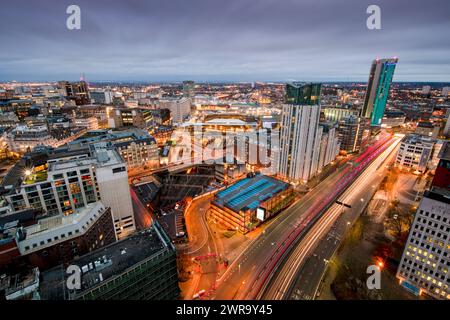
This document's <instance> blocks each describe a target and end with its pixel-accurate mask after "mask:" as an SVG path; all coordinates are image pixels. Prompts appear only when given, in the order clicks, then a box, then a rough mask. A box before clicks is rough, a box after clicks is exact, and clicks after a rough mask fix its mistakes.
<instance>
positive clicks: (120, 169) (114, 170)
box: [112, 167, 126, 173]
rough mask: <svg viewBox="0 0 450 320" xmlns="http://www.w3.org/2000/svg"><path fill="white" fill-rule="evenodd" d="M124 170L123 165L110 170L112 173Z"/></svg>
mask: <svg viewBox="0 0 450 320" xmlns="http://www.w3.org/2000/svg"><path fill="white" fill-rule="evenodd" d="M125 170H126V169H125V167H119V168H114V169H112V172H113V173H119V172H123V171H125Z"/></svg>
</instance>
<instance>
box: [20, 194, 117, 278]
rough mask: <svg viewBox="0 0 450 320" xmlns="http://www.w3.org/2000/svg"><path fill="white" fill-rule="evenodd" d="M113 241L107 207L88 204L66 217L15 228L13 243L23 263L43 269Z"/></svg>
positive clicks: (43, 220) (112, 227)
mask: <svg viewBox="0 0 450 320" xmlns="http://www.w3.org/2000/svg"><path fill="white" fill-rule="evenodd" d="M115 241H116V235H115V232H114V224H113V218H112V215H111V209H110V208H108V207H105V206H104V205H103V204H102V203H101V202H95V203H91V204H89V205H88V206H86V207H84V208H81V209H77V210H76V211H75V212H74V213H73V214H70V215H68V216H65V215H56V216H51V217H48V218H43V219H39V220H38V221H37V222H36V223H35V224H32V225H29V226H26V227H18V229H17V236H16V243H17V248H18V250H19V252H20V255H21V257H22V261H26V263H27V265H31V266H33V267H38V268H39V270H46V269H49V268H52V267H54V266H57V265H58V264H61V263H69V262H70V261H72V259H74V258H75V257H76V256H79V255H83V254H86V253H89V252H90V251H93V250H95V249H97V248H100V247H103V246H105V245H108V244H110V243H113V242H115Z"/></svg>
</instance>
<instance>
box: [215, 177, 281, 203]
mask: <svg viewBox="0 0 450 320" xmlns="http://www.w3.org/2000/svg"><path fill="white" fill-rule="evenodd" d="M288 187H289V184H287V183H285V182H283V181H280V180H277V179H275V178H272V177H269V176H264V175H256V176H255V177H253V178H245V179H243V180H240V181H239V182H236V183H235V184H233V185H231V186H229V187H228V188H227V189H225V190H222V191H220V192H219V193H217V194H216V198H215V200H214V204H216V205H219V206H225V207H228V208H230V209H232V210H234V211H240V210H247V209H250V210H254V209H256V208H257V207H258V206H259V204H260V203H261V202H263V201H266V200H267V199H269V198H271V197H273V195H275V194H277V193H278V192H280V191H282V190H285V189H286V188H288Z"/></svg>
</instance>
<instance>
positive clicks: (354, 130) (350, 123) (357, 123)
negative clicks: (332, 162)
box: [338, 115, 365, 153]
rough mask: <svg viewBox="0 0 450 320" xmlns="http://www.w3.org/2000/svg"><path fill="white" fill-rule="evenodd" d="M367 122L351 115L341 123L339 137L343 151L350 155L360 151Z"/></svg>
mask: <svg viewBox="0 0 450 320" xmlns="http://www.w3.org/2000/svg"><path fill="white" fill-rule="evenodd" d="M364 124H365V121H364V119H363V118H361V117H357V116H354V115H350V116H348V117H346V118H344V119H342V120H341V121H340V122H339V129H338V137H339V142H340V148H341V150H344V151H346V152H348V153H353V152H357V151H359V149H360V147H361V141H362V137H363V133H364Z"/></svg>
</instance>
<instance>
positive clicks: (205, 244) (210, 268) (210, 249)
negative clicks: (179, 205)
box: [178, 195, 220, 299]
mask: <svg viewBox="0 0 450 320" xmlns="http://www.w3.org/2000/svg"><path fill="white" fill-rule="evenodd" d="M212 198H213V195H211V196H205V197H202V198H199V199H197V200H194V201H193V202H192V203H191V204H190V205H189V208H188V209H187V210H186V212H185V219H186V229H187V234H188V237H189V242H188V244H185V245H181V246H178V249H179V251H180V252H182V253H183V254H187V255H189V256H190V257H191V258H193V259H198V262H194V263H196V264H198V268H196V270H195V272H194V274H193V277H192V279H191V280H190V281H189V283H188V284H187V285H185V286H184V287H185V291H184V292H183V296H184V297H185V299H192V296H193V295H194V294H195V293H197V292H199V291H200V290H205V291H210V290H211V289H213V288H214V287H215V284H216V278H217V268H218V263H217V260H216V256H219V250H220V248H219V245H218V241H217V239H216V235H215V234H214V231H212V230H211V228H210V226H209V224H208V222H207V221H206V213H207V211H208V208H209V203H210V202H211V199H212Z"/></svg>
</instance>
